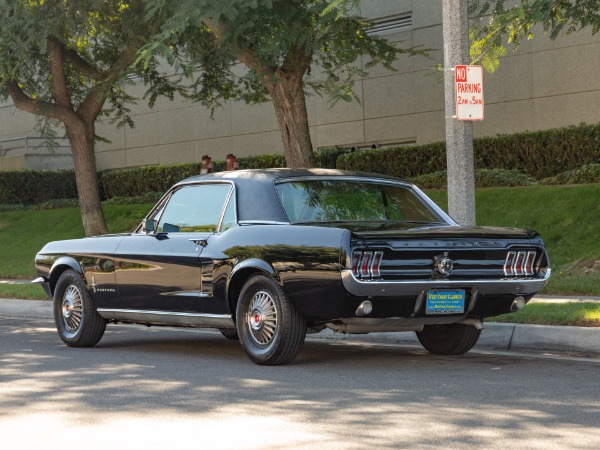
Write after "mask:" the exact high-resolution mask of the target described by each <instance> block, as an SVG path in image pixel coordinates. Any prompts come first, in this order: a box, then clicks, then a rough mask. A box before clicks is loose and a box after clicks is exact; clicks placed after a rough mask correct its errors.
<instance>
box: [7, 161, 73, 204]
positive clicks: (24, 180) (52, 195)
mask: <svg viewBox="0 0 600 450" xmlns="http://www.w3.org/2000/svg"><path fill="white" fill-rule="evenodd" d="M57 198H77V186H76V185H75V174H74V173H73V171H72V170H52V171H50V170H10V171H0V204H1V205H16V204H22V205H34V204H39V203H44V202H47V201H49V200H52V199H57Z"/></svg>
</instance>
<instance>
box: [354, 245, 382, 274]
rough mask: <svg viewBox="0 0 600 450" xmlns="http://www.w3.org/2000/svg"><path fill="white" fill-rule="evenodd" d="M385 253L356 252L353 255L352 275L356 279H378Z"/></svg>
mask: <svg viewBox="0 0 600 450" xmlns="http://www.w3.org/2000/svg"><path fill="white" fill-rule="evenodd" d="M382 259H383V252H372V251H363V250H355V251H354V252H353V253H352V274H353V275H354V276H355V277H356V278H378V277H380V276H381V272H380V265H381V260H382Z"/></svg>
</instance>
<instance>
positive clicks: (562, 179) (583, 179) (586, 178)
mask: <svg viewBox="0 0 600 450" xmlns="http://www.w3.org/2000/svg"><path fill="white" fill-rule="evenodd" d="M541 182H542V184H586V183H600V164H585V165H583V166H581V167H578V168H576V169H573V170H567V171H566V172H563V173H559V174H558V175H555V176H553V177H548V178H544V179H543V180H542V181H541Z"/></svg>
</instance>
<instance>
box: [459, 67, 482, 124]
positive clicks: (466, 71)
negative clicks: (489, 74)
mask: <svg viewBox="0 0 600 450" xmlns="http://www.w3.org/2000/svg"><path fill="white" fill-rule="evenodd" d="M454 81H455V83H454V90H455V92H456V118H457V119H458V120H483V68H482V67H481V66H456V67H455V69H454Z"/></svg>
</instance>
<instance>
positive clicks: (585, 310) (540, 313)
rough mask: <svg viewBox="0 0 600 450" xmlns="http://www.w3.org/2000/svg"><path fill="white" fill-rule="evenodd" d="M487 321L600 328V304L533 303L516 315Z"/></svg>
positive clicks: (507, 315)
mask: <svg viewBox="0 0 600 450" xmlns="http://www.w3.org/2000/svg"><path fill="white" fill-rule="evenodd" d="M486 321H489V322H509V323H532V324H537V325H571V326H578V327H600V302H585V303H579V302H578V303H533V304H531V305H527V306H525V308H523V309H522V310H521V311H518V312H516V313H511V314H504V315H502V316H497V317H490V318H488V319H486Z"/></svg>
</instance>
